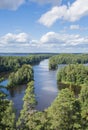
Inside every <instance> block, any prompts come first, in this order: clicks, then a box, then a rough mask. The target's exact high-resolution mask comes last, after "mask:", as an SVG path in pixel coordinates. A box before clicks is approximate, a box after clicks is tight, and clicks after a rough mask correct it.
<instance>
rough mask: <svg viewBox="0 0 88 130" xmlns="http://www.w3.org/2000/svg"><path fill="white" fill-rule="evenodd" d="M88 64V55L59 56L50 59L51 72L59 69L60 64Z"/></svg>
mask: <svg viewBox="0 0 88 130" xmlns="http://www.w3.org/2000/svg"><path fill="white" fill-rule="evenodd" d="M76 63H78V64H85V63H88V54H59V55H56V56H52V57H51V58H50V59H49V68H50V70H53V69H57V67H58V64H76Z"/></svg>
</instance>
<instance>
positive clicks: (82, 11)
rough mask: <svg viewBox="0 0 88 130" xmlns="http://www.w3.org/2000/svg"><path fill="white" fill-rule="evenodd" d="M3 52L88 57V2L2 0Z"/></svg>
mask: <svg viewBox="0 0 88 130" xmlns="http://www.w3.org/2000/svg"><path fill="white" fill-rule="evenodd" d="M0 52H1V53H2V52H3V53H4V52H5V53H7V52H12V53H39V52H40V53H44V52H46V53H47V52H51V53H52V52H53V53H88V0H0Z"/></svg>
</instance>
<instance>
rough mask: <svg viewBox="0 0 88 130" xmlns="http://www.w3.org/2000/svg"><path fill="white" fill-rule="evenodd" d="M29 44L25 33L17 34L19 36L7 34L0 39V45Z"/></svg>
mask: <svg viewBox="0 0 88 130" xmlns="http://www.w3.org/2000/svg"><path fill="white" fill-rule="evenodd" d="M28 42H29V35H28V34H27V33H19V34H12V33H7V34H6V35H4V36H2V37H0V43H1V44H13V43H17V44H18V43H28Z"/></svg>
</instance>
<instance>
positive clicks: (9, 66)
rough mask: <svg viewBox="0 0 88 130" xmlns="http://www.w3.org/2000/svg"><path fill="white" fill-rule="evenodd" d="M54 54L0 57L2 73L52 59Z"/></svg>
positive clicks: (0, 70)
mask: <svg viewBox="0 0 88 130" xmlns="http://www.w3.org/2000/svg"><path fill="white" fill-rule="evenodd" d="M52 55H53V54H36V55H30V56H0V73H1V72H8V71H16V70H17V69H18V68H20V67H21V66H22V65H23V64H30V65H33V64H37V63H39V62H40V61H41V60H43V59H46V58H49V57H51V56H52Z"/></svg>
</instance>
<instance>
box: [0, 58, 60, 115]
mask: <svg viewBox="0 0 88 130" xmlns="http://www.w3.org/2000/svg"><path fill="white" fill-rule="evenodd" d="M48 62H49V60H48V59H45V60H43V61H41V62H40V64H38V65H34V66H33V69H34V87H35V94H36V99H37V102H38V105H37V106H36V109H37V110H40V111H42V110H44V109H46V108H47V107H48V106H50V105H51V103H52V102H53V100H54V99H55V97H56V96H57V93H58V91H59V90H58V88H57V82H56V73H57V71H49V69H48ZM61 67H62V66H59V67H58V69H60V68H61ZM7 82H8V80H5V81H3V82H2V83H0V85H4V86H6V84H7ZM25 89H26V85H22V86H16V87H13V88H11V89H9V90H7V89H4V88H2V90H3V91H4V92H5V93H6V94H8V96H7V98H8V99H9V100H12V101H13V103H14V107H15V109H16V111H17V113H18V114H19V112H20V110H21V109H22V105H23V101H22V98H23V96H24V93H25Z"/></svg>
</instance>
